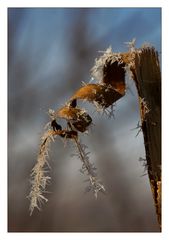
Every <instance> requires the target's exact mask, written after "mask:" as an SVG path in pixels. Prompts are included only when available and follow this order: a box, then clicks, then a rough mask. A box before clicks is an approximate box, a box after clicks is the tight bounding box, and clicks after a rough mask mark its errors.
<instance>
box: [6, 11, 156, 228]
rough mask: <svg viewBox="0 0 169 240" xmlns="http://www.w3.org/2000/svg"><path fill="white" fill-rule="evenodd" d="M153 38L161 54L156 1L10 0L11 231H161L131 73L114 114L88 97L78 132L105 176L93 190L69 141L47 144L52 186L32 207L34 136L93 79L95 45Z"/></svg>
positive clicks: (101, 48) (36, 145)
mask: <svg viewBox="0 0 169 240" xmlns="http://www.w3.org/2000/svg"><path fill="white" fill-rule="evenodd" d="M133 38H136V47H141V45H142V44H143V43H145V42H148V43H151V44H152V45H153V46H154V47H155V48H156V49H157V51H158V52H159V54H161V9H160V8H83V9H81V8H76V9H74V8H25V9H24V8H18V9H17V8H9V9H8V231H10V232H158V231H159V228H158V223H157V219H156V215H155V208H154V203H153V199H152V194H151V190H150V186H149V180H148V177H147V175H146V176H142V175H143V174H145V173H146V172H145V171H144V167H143V166H142V165H143V163H142V162H140V161H139V158H140V157H142V158H145V152H144V144H143V137H142V133H140V134H139V135H138V136H137V137H135V136H136V135H137V132H138V129H135V130H132V129H133V128H136V127H137V124H138V122H139V111H138V100H137V93H136V89H135V86H134V84H133V82H132V80H130V79H128V78H127V77H126V82H127V88H128V91H127V93H126V95H125V97H123V98H121V99H120V100H119V101H117V103H116V105H115V112H114V118H108V117H107V116H106V115H102V114H100V113H97V112H96V111H95V109H94V107H92V106H91V105H90V104H88V105H85V108H86V109H87V110H88V111H89V113H90V115H91V116H92V118H93V122H94V125H93V126H92V128H90V129H89V134H88V135H84V136H83V135H81V136H80V137H81V141H82V142H83V143H85V144H86V145H87V146H88V150H89V151H90V152H91V154H90V160H91V162H93V163H94V164H95V166H96V167H97V174H98V176H99V178H100V179H101V180H102V182H103V183H104V186H105V188H106V194H101V193H100V194H99V195H98V199H97V200H96V199H95V198H94V196H93V194H92V193H90V192H89V193H84V192H85V188H86V183H85V182H84V179H86V178H85V176H83V175H82V174H81V173H80V171H79V169H80V168H81V162H80V160H79V159H77V158H75V157H71V154H72V153H74V148H73V144H72V143H71V142H68V143H67V146H66V147H64V144H63V142H62V141H61V140H60V139H59V138H57V139H56V141H55V142H54V143H52V145H51V151H50V159H49V163H50V166H51V170H50V173H49V174H50V176H51V178H52V180H51V184H50V185H49V186H48V189H47V190H48V191H49V192H50V193H48V194H46V197H47V198H48V200H49V201H48V203H47V204H45V205H43V206H42V211H40V212H39V211H37V210H36V209H35V211H34V213H33V215H32V216H29V200H28V199H27V196H28V194H29V191H30V182H29V177H30V172H31V169H32V168H33V166H34V164H35V163H36V158H37V153H38V148H39V143H40V136H41V134H42V132H43V130H44V126H45V124H46V123H47V122H48V121H49V119H48V114H47V111H48V109H49V108H52V109H57V108H59V107H60V106H62V105H63V104H64V103H65V102H66V101H67V100H68V98H69V97H70V96H71V95H72V94H73V93H74V92H75V91H76V90H77V89H78V88H79V87H80V86H81V81H84V82H89V81H90V79H91V76H90V70H91V68H92V67H93V65H94V61H95V58H97V57H99V56H100V54H101V53H99V51H104V50H106V49H107V48H108V47H109V46H112V49H113V51H115V52H121V51H127V47H126V45H125V44H124V42H128V41H130V40H132V39H133Z"/></svg>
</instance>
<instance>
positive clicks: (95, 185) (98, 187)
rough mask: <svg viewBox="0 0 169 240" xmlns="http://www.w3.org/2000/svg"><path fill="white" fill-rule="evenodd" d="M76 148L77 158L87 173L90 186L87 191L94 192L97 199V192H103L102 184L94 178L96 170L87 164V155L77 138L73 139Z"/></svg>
mask: <svg viewBox="0 0 169 240" xmlns="http://www.w3.org/2000/svg"><path fill="white" fill-rule="evenodd" d="M74 141H75V144H76V147H77V149H78V153H79V158H80V159H81V161H82V163H83V167H82V169H83V171H87V175H88V176H89V181H90V186H89V187H88V188H87V191H90V190H92V191H93V192H94V195H95V198H97V194H98V192H99V191H102V192H105V188H104V186H103V184H102V183H101V182H100V181H99V179H98V178H97V176H96V172H95V170H96V168H95V167H94V166H93V165H92V164H91V163H90V162H89V159H88V156H87V155H88V153H85V150H84V148H83V147H82V145H81V143H80V142H79V140H78V138H77V137H76V138H74Z"/></svg>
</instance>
